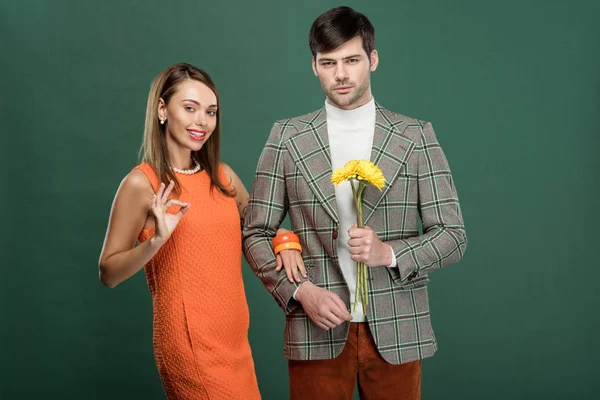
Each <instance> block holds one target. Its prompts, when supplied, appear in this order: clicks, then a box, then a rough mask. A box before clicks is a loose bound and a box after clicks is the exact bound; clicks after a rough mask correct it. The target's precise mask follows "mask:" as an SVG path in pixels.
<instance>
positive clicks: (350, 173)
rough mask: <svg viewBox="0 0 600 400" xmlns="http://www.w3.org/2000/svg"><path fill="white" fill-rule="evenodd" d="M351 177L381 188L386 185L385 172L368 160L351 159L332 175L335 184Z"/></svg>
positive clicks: (332, 181)
mask: <svg viewBox="0 0 600 400" xmlns="http://www.w3.org/2000/svg"><path fill="white" fill-rule="evenodd" d="M350 179H357V180H359V181H364V182H365V183H370V184H371V185H373V186H375V187H376V188H377V189H379V190H381V189H382V188H383V187H384V186H385V177H384V176H383V172H381V170H380V169H379V167H378V166H377V165H375V164H373V163H372V162H371V161H368V160H350V161H348V162H347V163H346V165H344V167H343V168H338V169H336V170H335V171H334V172H333V174H332V175H331V183H333V184H334V185H339V184H340V183H342V182H344V181H349V180H350Z"/></svg>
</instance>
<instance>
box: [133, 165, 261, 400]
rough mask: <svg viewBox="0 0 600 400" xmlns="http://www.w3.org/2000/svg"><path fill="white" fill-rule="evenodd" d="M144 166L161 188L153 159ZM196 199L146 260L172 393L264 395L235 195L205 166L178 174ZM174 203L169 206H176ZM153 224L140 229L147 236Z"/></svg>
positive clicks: (187, 195) (156, 337)
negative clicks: (252, 340)
mask: <svg viewBox="0 0 600 400" xmlns="http://www.w3.org/2000/svg"><path fill="white" fill-rule="evenodd" d="M135 169H137V170H140V171H142V172H143V173H144V174H145V175H146V176H147V177H148V179H149V180H150V182H151V183H152V187H153V188H154V191H155V192H156V191H157V189H158V186H159V184H160V182H159V180H158V177H157V176H156V174H155V172H154V170H153V169H152V167H151V166H150V165H149V164H147V163H143V164H140V165H139V166H137V167H136V168H135ZM177 179H178V180H179V183H180V184H181V187H182V193H181V195H180V196H179V198H180V200H181V201H185V202H189V203H191V207H190V208H189V210H188V211H187V213H186V214H185V215H184V216H183V218H182V219H181V221H179V224H178V225H177V228H175V231H174V232H173V234H172V235H171V237H170V238H169V240H168V241H167V242H166V243H165V244H164V245H163V246H162V247H161V249H160V250H159V251H158V253H156V255H155V256H154V257H153V258H152V260H150V262H149V263H148V264H147V265H146V266H145V272H146V279H147V281H148V287H149V288H150V292H151V294H152V304H153V310H154V332H153V342H154V357H155V360H156V365H157V367H158V372H159V374H160V378H161V380H162V384H163V387H164V389H165V393H166V395H167V398H169V399H195V400H196V399H211V400H217V399H228V400H229V399H245V400H246V399H260V394H259V391H258V384H257V382H256V375H255V372H254V361H253V359H252V353H251V351H250V345H249V343H248V327H249V323H250V317H249V312H248V304H247V302H246V295H245V292H244V284H243V280H242V243H241V232H240V217H239V213H238V209H237V206H236V202H235V199H233V198H231V197H226V196H224V195H222V194H221V193H220V192H219V191H218V189H216V188H215V189H214V190H213V191H212V192H211V191H210V177H209V176H208V174H207V173H206V172H205V171H201V172H198V173H196V174H193V175H184V174H177ZM175 210H177V207H173V210H171V209H169V210H168V211H169V212H174V211H175ZM153 234H154V228H152V229H144V230H143V231H142V232H141V233H140V235H139V238H138V240H139V242H140V243H141V242H143V241H145V240H147V239H148V238H150V237H152V235H153Z"/></svg>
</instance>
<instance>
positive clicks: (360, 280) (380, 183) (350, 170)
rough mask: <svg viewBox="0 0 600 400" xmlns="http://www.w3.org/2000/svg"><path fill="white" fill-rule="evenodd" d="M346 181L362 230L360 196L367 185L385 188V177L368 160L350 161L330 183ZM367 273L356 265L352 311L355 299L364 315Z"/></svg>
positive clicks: (363, 265) (338, 171)
mask: <svg viewBox="0 0 600 400" xmlns="http://www.w3.org/2000/svg"><path fill="white" fill-rule="evenodd" d="M345 181H348V182H349V183H350V186H351V187H352V194H353V195H354V205H355V206H356V219H357V221H356V225H357V226H358V227H359V228H362V227H363V226H364V225H363V217H362V194H363V191H364V190H365V188H366V187H367V184H371V185H373V186H375V187H376V188H377V189H379V190H380V191H381V189H382V188H383V187H384V186H385V177H384V176H383V172H381V169H379V167H378V166H377V165H375V164H373V163H372V162H371V161H368V160H350V161H348V162H347V163H346V165H345V166H344V167H343V168H338V169H336V170H335V171H333V174H332V175H331V183H333V184H334V185H339V184H340V183H342V182H345ZM367 278H368V272H367V268H366V266H365V264H363V263H362V262H359V263H357V264H356V293H355V300H354V311H356V303H357V301H356V300H357V299H358V298H359V296H360V300H361V302H362V305H363V312H364V313H365V314H366V308H365V307H366V306H367V305H368V304H369V297H368V291H367V289H368V280H367Z"/></svg>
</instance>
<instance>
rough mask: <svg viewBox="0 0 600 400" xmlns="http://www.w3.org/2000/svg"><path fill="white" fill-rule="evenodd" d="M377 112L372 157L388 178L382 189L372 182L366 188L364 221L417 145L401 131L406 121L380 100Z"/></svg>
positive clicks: (364, 194) (383, 195) (364, 193)
mask: <svg viewBox="0 0 600 400" xmlns="http://www.w3.org/2000/svg"><path fill="white" fill-rule="evenodd" d="M375 114H376V115H375V134H374V136H373V149H372V151H371V161H372V162H373V163H374V164H375V165H377V166H378V167H379V168H380V169H381V172H383V176H384V177H385V181H386V182H385V186H384V187H383V189H382V190H381V192H380V191H379V190H377V188H375V187H373V186H371V185H368V186H367V187H366V188H365V191H364V192H363V222H364V223H365V224H367V221H368V220H369V218H370V217H371V215H372V214H373V211H374V210H375V209H376V208H377V206H378V205H379V203H380V202H381V200H382V199H383V198H384V197H385V195H386V194H387V192H388V191H389V189H390V187H391V185H392V184H393V183H394V181H395V180H396V178H397V177H398V174H399V173H400V171H401V170H402V168H403V167H404V166H405V165H406V162H407V160H408V158H409V157H410V155H411V153H412V151H413V150H414V148H415V144H414V142H413V141H412V140H410V139H408V138H406V137H404V136H402V135H401V133H400V132H401V130H400V129H401V126H402V125H404V121H402V120H400V119H398V117H397V116H396V115H394V114H392V113H390V112H389V111H387V110H386V109H384V108H383V107H381V106H380V105H379V104H376V108H375Z"/></svg>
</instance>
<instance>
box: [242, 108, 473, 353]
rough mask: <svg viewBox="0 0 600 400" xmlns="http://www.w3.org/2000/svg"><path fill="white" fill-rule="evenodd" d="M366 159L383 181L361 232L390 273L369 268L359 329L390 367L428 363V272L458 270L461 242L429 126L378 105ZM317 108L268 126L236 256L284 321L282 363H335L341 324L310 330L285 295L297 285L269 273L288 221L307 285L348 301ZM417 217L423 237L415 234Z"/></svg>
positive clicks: (446, 173) (368, 195) (443, 163)
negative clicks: (380, 251)
mask: <svg viewBox="0 0 600 400" xmlns="http://www.w3.org/2000/svg"><path fill="white" fill-rule="evenodd" d="M371 161H373V162H374V163H375V164H376V165H378V166H379V167H380V168H381V170H382V171H383V174H384V176H385V178H386V181H387V183H386V185H385V187H384V188H383V190H382V191H381V192H380V191H379V190H377V189H376V188H374V187H372V186H368V187H367V188H366V189H365V191H364V193H363V218H364V222H365V225H367V226H369V227H370V228H372V229H373V230H374V231H376V232H377V234H378V236H379V238H380V239H381V240H382V241H384V242H386V243H388V244H389V245H390V246H391V247H392V248H393V250H394V253H395V255H396V258H397V262H398V267H397V268H388V267H387V266H379V267H371V268H369V269H368V271H369V280H370V282H369V293H368V295H369V305H368V307H367V316H366V317H367V322H368V325H369V327H370V330H371V332H372V334H373V338H374V340H375V343H376V345H377V348H378V350H379V352H380V354H381V355H382V357H383V358H384V359H385V360H387V361H388V362H389V363H392V364H400V363H406V362H410V361H414V360H417V359H422V358H426V357H430V356H432V355H433V354H434V352H435V351H436V350H437V343H436V339H435V336H434V334H433V330H432V327H431V320H430V316H429V300H428V295H427V282H428V280H429V278H428V275H429V273H430V272H432V271H434V270H436V269H438V268H442V267H444V266H447V265H450V264H452V263H455V262H457V261H458V260H459V259H460V258H461V257H462V255H463V253H464V252H465V249H466V246H467V238H466V235H465V229H464V223H463V219H462V214H461V210H460V206H459V203H458V197H457V194H456V188H455V187H454V183H453V180H452V175H451V174H450V169H449V167H448V162H447V160H446V157H445V156H444V153H443V151H442V149H441V147H440V145H439V143H438V142H437V139H436V137H435V133H434V131H433V128H432V126H431V124H430V123H429V122H425V121H419V120H415V119H413V118H408V117H405V116H402V115H399V114H395V113H393V112H390V111H388V110H386V109H384V108H382V107H381V106H379V105H378V104H376V122H375V135H374V139H373V149H372V153H371ZM331 173H332V167H331V159H330V152H329V143H328V136H327V116H326V112H325V108H322V109H320V110H317V111H315V112H313V113H310V114H307V115H304V116H301V117H297V118H291V119H287V120H281V121H278V122H276V123H275V125H274V126H273V129H272V130H271V133H270V135H269V139H268V140H267V144H266V145H265V148H264V150H263V151H262V153H261V156H260V159H259V162H258V167H257V171H256V175H255V180H254V184H253V187H252V190H251V195H250V201H249V204H248V210H247V213H246V220H245V226H244V229H243V247H244V254H245V256H246V259H247V261H248V263H249V264H250V266H251V267H252V269H253V271H254V273H255V274H256V275H257V276H258V277H259V278H260V279H261V280H262V282H263V284H264V285H265V287H266V288H267V290H269V292H270V293H271V294H272V295H273V297H274V298H275V300H276V301H277V302H278V304H279V306H280V307H281V308H282V309H283V310H284V311H285V313H286V325H285V333H284V335H285V345H284V354H285V356H286V358H289V359H294V360H319V359H328V358H334V357H336V356H338V355H339V354H340V353H341V351H342V349H343V347H344V344H345V343H346V339H347V337H348V329H349V324H348V323H344V324H342V325H340V326H338V327H336V328H335V329H332V330H329V331H326V330H323V329H321V328H319V327H317V326H316V325H315V324H314V323H313V322H312V321H311V320H310V319H309V318H308V316H307V315H306V313H305V312H304V310H303V309H302V306H301V305H300V303H298V302H296V301H295V300H294V299H293V297H292V295H293V293H294V291H295V290H296V288H297V284H295V283H291V282H289V281H288V280H287V277H286V275H285V272H284V271H280V272H279V273H276V272H275V264H276V262H275V256H274V255H273V251H272V249H271V240H272V238H273V237H274V236H275V232H276V230H277V229H278V227H279V226H280V224H281V223H282V221H283V219H284V218H285V216H286V214H289V217H290V222H291V226H292V230H293V231H294V232H295V233H296V234H297V235H298V236H299V237H300V241H301V244H302V247H303V253H302V258H303V260H304V263H305V265H306V267H307V273H308V279H309V280H310V281H311V282H313V283H314V284H315V285H317V286H320V287H322V288H325V289H327V290H331V291H332V292H335V293H337V294H338V295H339V296H340V298H341V299H342V300H343V301H344V302H345V303H346V305H347V307H348V311H350V293H349V289H348V286H347V285H346V282H345V280H344V277H343V275H342V272H341V269H340V266H339V263H338V255H337V247H336V239H337V237H338V232H337V230H338V229H339V224H338V215H337V211H336V201H335V193H334V187H333V185H332V183H331V181H330V178H331ZM419 216H420V218H421V220H422V232H423V233H422V234H419Z"/></svg>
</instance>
